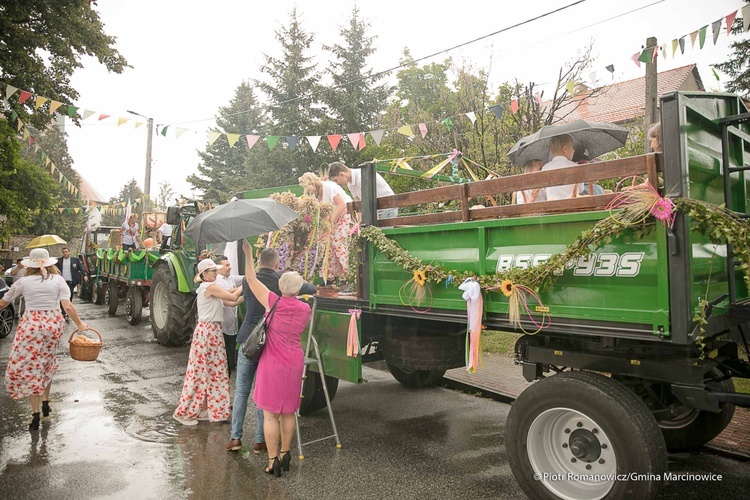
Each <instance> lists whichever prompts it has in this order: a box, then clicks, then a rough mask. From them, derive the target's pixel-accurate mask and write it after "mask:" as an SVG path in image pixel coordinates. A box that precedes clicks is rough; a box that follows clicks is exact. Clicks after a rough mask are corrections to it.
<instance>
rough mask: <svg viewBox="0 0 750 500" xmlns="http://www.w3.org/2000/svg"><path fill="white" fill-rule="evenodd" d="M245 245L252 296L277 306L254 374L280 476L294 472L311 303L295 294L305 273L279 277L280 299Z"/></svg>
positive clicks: (272, 462)
mask: <svg viewBox="0 0 750 500" xmlns="http://www.w3.org/2000/svg"><path fill="white" fill-rule="evenodd" d="M242 248H243V250H244V251H245V279H246V280H247V283H248V285H250V290H251V291H252V292H253V295H255V298H257V299H258V302H260V303H261V304H262V305H263V306H264V307H265V308H266V310H269V309H270V308H271V306H272V305H273V304H276V310H275V311H274V313H273V317H272V318H271V322H270V323H269V325H268V338H267V341H266V347H265V349H264V350H263V355H262V356H261V357H260V361H259V362H258V371H257V372H256V374H255V393H254V394H253V401H255V404H256V405H257V406H258V408H260V409H261V410H263V434H265V437H266V446H267V447H268V467H266V472H268V473H269V474H273V475H274V476H276V477H280V476H281V469H282V467H283V469H284V470H289V463H290V462H291V460H292V456H291V454H290V453H289V450H290V449H291V447H292V438H293V437H294V412H296V411H297V410H298V409H299V398H300V391H301V389H302V372H303V370H304V365H305V357H304V353H303V352H302V344H301V342H300V337H301V336H302V332H303V331H304V329H305V326H306V325H307V323H308V321H310V307H309V306H308V305H307V304H304V303H302V302H300V301H299V300H297V297H296V296H297V294H298V293H299V291H300V288H301V287H302V284H303V280H302V276H300V275H299V274H298V273H296V272H290V273H284V274H283V275H282V276H281V278H280V279H279V290H280V291H281V297H279V296H278V295H276V294H275V293H273V292H271V291H270V290H268V288H266V285H264V284H263V283H262V282H261V281H260V280H258V278H257V276H256V274H255V267H254V265H253V253H252V252H253V251H252V247H251V246H250V244H249V243H248V242H244V244H243V246H242ZM279 438H281V459H279Z"/></svg>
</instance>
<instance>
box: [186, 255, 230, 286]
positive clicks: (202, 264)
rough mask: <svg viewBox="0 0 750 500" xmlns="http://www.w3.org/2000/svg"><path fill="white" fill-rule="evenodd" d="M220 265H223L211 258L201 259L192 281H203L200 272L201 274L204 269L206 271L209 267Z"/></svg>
mask: <svg viewBox="0 0 750 500" xmlns="http://www.w3.org/2000/svg"><path fill="white" fill-rule="evenodd" d="M222 267H224V266H220V265H218V264H217V263H216V262H214V261H213V260H211V259H203V260H202V261H200V262H198V267H197V269H198V274H196V275H195V278H193V281H195V282H196V283H200V282H201V281H203V278H201V274H203V273H204V272H205V271H208V270H209V269H221V268H222Z"/></svg>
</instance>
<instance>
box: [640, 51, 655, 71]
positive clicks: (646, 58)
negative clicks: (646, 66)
mask: <svg viewBox="0 0 750 500" xmlns="http://www.w3.org/2000/svg"><path fill="white" fill-rule="evenodd" d="M652 50H653V47H646V48H645V49H643V51H642V52H641V55H640V56H639V57H638V60H639V61H641V62H644V63H650V62H651V61H652V60H653V57H652V55H651V51H652ZM639 67H640V66H639Z"/></svg>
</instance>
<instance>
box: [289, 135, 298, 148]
mask: <svg viewBox="0 0 750 500" xmlns="http://www.w3.org/2000/svg"><path fill="white" fill-rule="evenodd" d="M298 142H299V136H297V135H288V136H286V143H287V144H288V145H289V151H294V149H295V148H296V147H297V143H298Z"/></svg>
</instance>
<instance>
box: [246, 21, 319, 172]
mask: <svg viewBox="0 0 750 500" xmlns="http://www.w3.org/2000/svg"><path fill="white" fill-rule="evenodd" d="M276 40H278V42H279V44H280V46H281V57H279V58H275V57H271V56H268V55H267V56H266V62H265V64H264V65H263V66H262V67H261V72H262V73H263V74H264V75H265V76H266V78H267V80H266V81H258V82H257V85H258V87H259V88H260V89H261V90H262V91H263V92H264V93H265V94H266V96H267V98H268V111H269V118H270V123H269V125H268V126H267V127H266V129H265V130H264V131H263V132H264V133H263V134H261V135H270V136H274V135H277V136H285V137H283V138H282V139H280V140H279V142H278V143H277V144H276V146H275V147H274V149H273V151H271V154H269V155H265V154H262V153H260V152H259V153H257V154H253V155H251V159H250V160H249V164H248V172H249V174H250V175H251V176H252V177H253V179H254V181H253V184H254V187H268V186H267V185H265V183H266V181H267V182H269V183H270V182H274V180H275V181H277V182H278V181H279V180H280V181H281V183H282V184H296V183H297V177H299V175H301V174H302V173H303V172H306V171H308V170H311V169H313V168H314V167H315V163H316V162H317V161H319V160H320V158H316V156H315V154H314V153H313V152H312V151H311V150H310V148H308V147H306V146H303V147H298V146H300V145H301V142H297V143H294V141H295V140H299V138H300V137H302V136H307V135H315V134H318V133H320V132H321V121H322V119H323V117H324V112H323V109H322V106H321V104H320V102H319V98H318V93H319V90H320V87H319V85H320V74H319V72H318V70H317V69H316V66H317V64H315V63H314V62H313V58H312V57H311V56H309V55H307V54H308V52H309V51H310V47H311V45H312V42H313V40H314V36H313V35H312V34H308V33H307V32H306V31H305V30H304V29H303V28H302V24H301V21H300V19H299V16H298V15H297V8H296V7H295V8H294V9H292V12H291V14H290V16H289V23H288V25H287V26H282V27H281V28H280V29H279V30H278V31H276ZM261 145H262V144H258V146H261ZM258 146H256V147H258ZM265 146H266V149H270V148H269V147H268V145H265ZM259 184H260V185H259ZM269 185H270V184H269Z"/></svg>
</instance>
